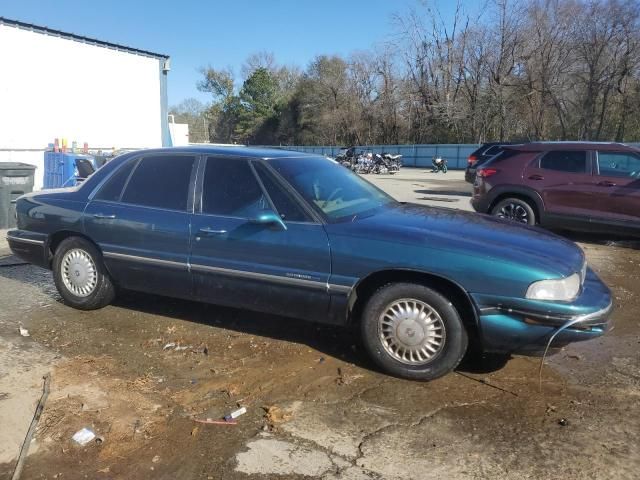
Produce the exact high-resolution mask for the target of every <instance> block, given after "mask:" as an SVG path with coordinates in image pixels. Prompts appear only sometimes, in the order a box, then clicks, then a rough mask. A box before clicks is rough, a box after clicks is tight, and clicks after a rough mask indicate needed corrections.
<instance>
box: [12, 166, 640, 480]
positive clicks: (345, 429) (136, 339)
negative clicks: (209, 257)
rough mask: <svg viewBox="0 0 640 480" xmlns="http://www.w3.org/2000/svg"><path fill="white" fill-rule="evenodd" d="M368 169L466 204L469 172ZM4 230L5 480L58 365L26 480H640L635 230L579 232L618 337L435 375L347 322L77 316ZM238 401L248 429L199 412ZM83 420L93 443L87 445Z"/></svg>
mask: <svg viewBox="0 0 640 480" xmlns="http://www.w3.org/2000/svg"><path fill="white" fill-rule="evenodd" d="M368 178H369V179H370V180H371V181H373V182H374V183H375V184H377V185H378V186H379V187H381V188H382V189H384V190H385V191H387V192H388V193H390V194H391V195H392V196H394V197H395V198H397V199H398V200H401V201H413V202H418V203H425V204H429V205H436V206H442V207H446V208H459V209H464V210H471V208H470V206H469V199H470V197H471V187H470V185H469V184H467V183H465V182H464V180H463V172H459V171H450V172H449V173H448V174H446V175H444V174H438V175H436V174H432V173H430V172H429V171H428V170H423V169H404V170H402V171H401V172H400V173H399V174H397V175H394V176H387V175H379V176H369V177H368ZM1 233H2V234H1V235H0V237H1V238H0V305H1V309H0V425H1V428H0V479H4V478H7V479H8V478H11V475H12V472H13V468H14V463H15V458H16V456H17V453H18V451H19V449H20V445H21V444H22V442H23V439H24V437H25V434H26V433H27V430H28V428H29V423H30V422H31V419H32V417H33V412H34V409H35V407H36V403H37V401H38V399H39V398H40V396H41V393H42V385H43V381H42V377H43V375H46V374H47V373H49V374H50V375H51V386H50V393H49V395H48V398H47V400H46V404H45V408H44V413H43V415H42V417H41V419H40V421H39V424H38V428H37V430H36V434H35V436H34V438H35V440H34V441H33V442H32V444H31V445H30V450H29V451H30V455H29V457H28V458H27V460H26V464H25V469H24V472H23V478H28V479H40V478H42V479H53V478H56V479H76V478H96V479H102V478H104V479H133V478H157V479H176V478H180V479H222V478H224V479H260V478H282V479H297V478H305V477H312V478H322V479H327V480H328V479H344V480H348V479H350V480H359V479H396V478H398V479H400V478H402V479H480V478H502V479H556V478H557V479H560V478H562V479H587V478H588V479H601V478H602V479H637V478H638V471H640V453H639V452H640V320H639V317H638V315H637V311H638V308H640V269H639V266H640V241H634V240H628V239H621V238H607V237H602V236H599V237H592V236H588V235H580V236H577V235H568V236H569V238H571V239H572V240H574V241H577V242H578V243H579V245H580V246H581V247H582V248H583V249H584V251H585V253H586V256H587V259H588V261H589V264H590V265H591V266H592V268H593V269H594V270H595V271H596V272H597V273H598V274H599V275H600V276H601V278H602V279H603V280H604V281H605V282H606V283H607V284H608V285H609V286H610V288H611V289H612V291H613V294H614V299H615V304H616V311H615V313H614V320H615V327H614V329H613V330H612V331H611V332H610V333H609V334H607V335H606V336H604V337H602V338H600V339H598V340H594V341H592V342H586V343H578V344H572V345H570V346H568V347H566V348H564V349H563V350H562V351H561V352H559V353H557V354H555V355H553V356H552V357H550V358H548V359H547V361H546V363H545V366H544V368H543V369H542V372H541V375H539V367H540V359H539V358H529V357H512V358H505V357H497V356H484V357H478V356H469V357H468V358H466V359H465V360H464V361H463V363H462V364H461V365H460V367H459V368H458V369H457V371H456V372H455V373H453V374H450V375H448V376H446V377H444V378H441V379H439V380H436V381H433V382H429V383H420V382H412V381H407V380H400V379H396V378H393V377H390V376H387V375H385V374H382V373H379V372H378V371H377V370H376V369H375V368H374V366H373V365H372V364H371V363H370V362H369V360H368V359H367V358H366V355H365V354H364V352H363V351H362V348H361V346H360V342H359V340H358V338H357V335H356V334H355V333H354V332H351V331H346V330H343V329H339V328H335V327H330V326H318V325H314V324H308V323H304V322H300V321H296V320H293V319H286V318H279V317H274V316H266V315H261V314H255V313H252V312H248V311H241V310H232V309H226V308H219V307H216V306H213V305H205V304H199V303H194V302H187V301H181V300H174V299H169V298H162V297H156V296H153V295H146V294H138V293H129V292H127V293H124V294H122V295H121V296H119V297H118V298H117V300H116V302H115V304H114V305H112V306H109V307H106V308H104V309H102V310H98V311H93V312H81V311H77V310H73V309H71V308H69V307H66V306H64V305H63V304H62V303H61V302H60V299H59V296H58V294H57V292H56V290H55V287H54V285H53V282H52V278H51V274H50V272H48V271H45V270H42V269H39V268H37V267H33V266H30V265H26V264H22V263H21V262H20V260H19V259H16V258H15V257H12V256H10V252H9V250H8V248H7V245H6V242H5V240H4V232H1ZM461 234H462V235H463V234H464V232H461ZM20 327H22V328H23V330H22V334H21V331H20ZM24 329H26V330H27V331H28V334H29V336H23V334H24V333H25V330H24ZM239 406H244V407H246V409H247V413H246V414H245V415H242V416H240V417H239V418H238V419H237V423H235V424H233V423H231V424H212V423H202V422H199V421H198V420H205V421H206V419H207V418H210V419H218V418H220V417H222V416H224V415H225V414H227V413H229V412H231V411H233V410H236V409H237V408H238V407H239ZM83 427H87V428H90V429H91V430H92V431H94V432H95V433H96V435H97V440H98V441H92V442H90V443H89V444H87V445H86V446H84V447H80V446H78V445H77V444H76V443H75V442H74V441H73V440H72V439H71V437H72V435H73V434H74V433H75V432H76V431H78V430H80V429H81V428H83Z"/></svg>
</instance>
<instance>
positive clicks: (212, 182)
mask: <svg viewBox="0 0 640 480" xmlns="http://www.w3.org/2000/svg"><path fill="white" fill-rule="evenodd" d="M270 208H271V205H270V204H269V200H268V199H267V197H266V196H265V195H264V192H263V191H262V188H261V187H260V184H259V183H258V180H257V179H256V177H255V175H254V174H253V171H252V170H251V167H250V166H249V163H248V162H247V161H246V160H243V159H239V158H223V157H220V158H219V157H211V158H208V159H207V166H206V168H205V172H204V179H203V185H202V213H208V214H210V215H220V216H226V217H238V218H252V217H255V216H256V215H258V214H259V213H260V212H261V211H262V210H265V209H270Z"/></svg>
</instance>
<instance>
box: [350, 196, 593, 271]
mask: <svg viewBox="0 0 640 480" xmlns="http://www.w3.org/2000/svg"><path fill="white" fill-rule="evenodd" d="M344 228H345V229H347V230H349V231H350V234H354V233H355V234H357V235H364V236H366V237H367V238H377V239H383V238H384V239H385V240H388V241H392V242H393V243H395V244H402V243H405V244H407V243H408V244H412V245H416V244H420V245H424V246H426V247H428V248H429V249H434V250H444V251H448V252H452V251H455V252H456V253H459V254H462V255H466V256H472V257H482V258H483V259H495V260H497V261H509V262H511V263H515V264H521V265H526V266H529V267H532V266H534V267H536V269H537V270H538V271H545V272H548V273H549V278H552V277H560V276H568V275H571V274H573V273H576V272H580V271H581V269H582V266H583V264H584V254H583V252H582V250H581V249H580V248H579V247H578V246H577V245H576V244H575V243H573V242H571V241H569V240H566V239H564V238H562V237H559V236H557V235H555V234H552V233H550V232H547V231H545V230H542V229H540V228H537V227H529V226H527V225H520V224H517V223H513V222H510V221H506V220H503V219H500V218H497V217H492V216H489V215H483V214H479V213H472V212H463V211H460V210H453V209H448V208H437V207H426V206H423V205H415V204H395V205H393V206H390V207H386V208H384V209H382V210H380V211H377V212H375V213H373V214H371V215H368V216H364V217H361V218H358V217H356V218H355V219H354V221H353V222H351V226H348V225H346V224H345V225H344ZM356 232H357V233H356ZM399 248H401V246H399Z"/></svg>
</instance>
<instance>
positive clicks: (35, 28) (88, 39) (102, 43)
mask: <svg viewBox="0 0 640 480" xmlns="http://www.w3.org/2000/svg"><path fill="white" fill-rule="evenodd" d="M3 24H4V25H9V26H12V27H17V28H22V29H24V30H31V31H33V32H38V33H43V34H45V35H52V36H55V37H60V38H66V39H69V40H75V41H77V42H82V43H87V44H89V45H96V46H99V47H105V48H111V49H113V50H120V51H123V52H128V53H133V54H136V55H144V56H147V57H154V58H163V59H164V58H169V55H165V54H162V53H154V52H149V51H148V50H141V49H139V48H133V47H128V46H126V45H120V44H117V43H111V42H105V41H103V40H98V39H96V38H91V37H84V36H82V35H76V34H75V33H70V32H63V31H61V30H55V29H53V28H49V27H43V26H41V25H34V24H32V23H25V22H21V21H19V20H11V19H10V18H5V17H0V25H3Z"/></svg>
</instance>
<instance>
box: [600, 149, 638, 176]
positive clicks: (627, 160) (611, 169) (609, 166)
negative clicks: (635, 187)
mask: <svg viewBox="0 0 640 480" xmlns="http://www.w3.org/2000/svg"><path fill="white" fill-rule="evenodd" d="M597 174H598V175H601V176H606V177H639V176H640V157H638V156H637V155H634V154H632V153H626V152H598V170H597Z"/></svg>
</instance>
